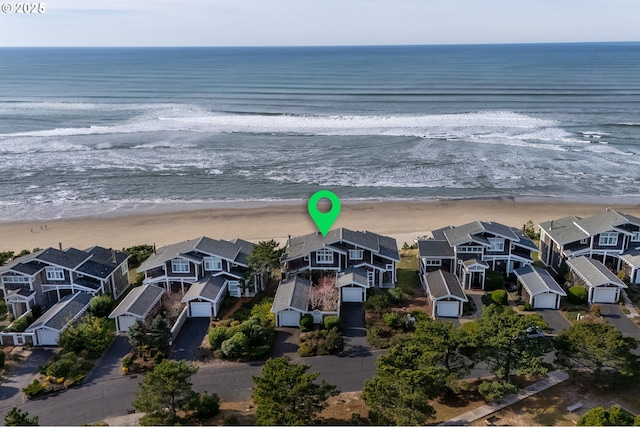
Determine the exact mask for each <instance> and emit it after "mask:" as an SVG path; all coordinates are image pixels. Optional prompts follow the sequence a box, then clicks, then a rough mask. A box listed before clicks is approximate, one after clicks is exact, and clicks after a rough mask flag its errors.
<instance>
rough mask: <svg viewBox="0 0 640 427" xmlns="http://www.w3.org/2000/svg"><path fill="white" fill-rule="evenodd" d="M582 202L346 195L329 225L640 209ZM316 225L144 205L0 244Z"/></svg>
mask: <svg viewBox="0 0 640 427" xmlns="http://www.w3.org/2000/svg"><path fill="white" fill-rule="evenodd" d="M610 201H611V200H608V201H602V202H601V203H579V202H577V201H566V200H564V201H559V200H549V199H545V200H544V201H530V200H529V201H525V200H523V198H500V199H473V200H470V199H464V200H439V201H380V202H377V203H376V202H373V203H372V202H371V201H362V202H357V203H354V202H353V201H345V202H344V203H343V206H342V211H341V213H340V216H339V217H338V219H337V220H336V222H335V223H334V225H333V227H332V228H339V227H345V228H349V229H353V230H369V231H372V232H376V233H379V234H385V235H389V236H392V237H394V238H396V240H397V242H398V246H400V247H402V245H403V243H404V242H408V243H411V242H412V241H413V240H414V239H416V238H417V237H418V236H423V235H425V234H426V233H427V232H428V231H431V230H434V229H437V228H441V227H445V226H448V225H453V226H459V225H462V224H465V223H468V222H471V221H476V220H482V221H495V222H499V223H502V224H505V225H509V226H513V227H518V228H520V227H522V226H523V225H524V224H525V223H526V222H527V221H529V220H532V221H533V222H534V224H537V223H539V222H542V221H547V220H551V219H558V218H562V217H565V216H568V215H576V216H580V217H584V216H589V215H593V214H596V213H600V212H603V211H604V210H605V208H606V207H610V208H611V209H615V210H619V211H620V212H624V213H629V214H631V215H635V216H640V205H638V204H629V203H616V204H613V203H607V202H610ZM315 231H317V228H316V226H315V224H314V223H313V222H312V220H311V218H310V217H309V215H308V213H307V207H306V201H300V202H299V203H289V204H270V205H267V206H261V207H244V208H239V207H225V208H207V209H191V210H188V209H187V210H180V211H171V212H162V211H160V212H153V213H151V212H144V213H139V212H135V213H130V214H128V215H117V216H111V215H105V216H93V217H81V218H67V219H52V220H25V221H15V222H0V236H1V237H0V251H8V250H12V251H14V252H18V251H20V250H22V249H29V250H31V249H33V248H36V247H38V248H47V247H58V245H59V244H61V245H62V246H63V247H64V248H67V247H71V246H73V247H77V248H79V249H85V248H89V247H92V246H95V245H99V246H104V247H108V248H109V247H112V248H116V249H120V248H123V247H129V246H133V245H138V244H156V245H157V246H158V247H160V246H164V245H167V244H172V243H177V242H179V241H182V240H187V239H193V238H196V237H199V236H203V235H205V236H209V237H211V238H214V239H226V240H229V239H234V238H241V239H245V240H249V241H254V242H256V241H260V240H270V239H274V240H276V241H278V242H280V243H281V244H283V243H284V242H285V241H286V239H287V236H289V235H291V236H298V235H304V234H308V233H312V232H315Z"/></svg>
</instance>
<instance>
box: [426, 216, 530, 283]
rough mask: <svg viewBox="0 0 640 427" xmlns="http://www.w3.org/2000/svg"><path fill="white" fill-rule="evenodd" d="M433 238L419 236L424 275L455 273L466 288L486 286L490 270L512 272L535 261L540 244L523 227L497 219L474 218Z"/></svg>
mask: <svg viewBox="0 0 640 427" xmlns="http://www.w3.org/2000/svg"><path fill="white" fill-rule="evenodd" d="M431 235H432V237H433V238H432V239H429V240H419V241H418V252H419V257H420V278H421V280H422V282H423V286H425V288H426V283H425V277H426V274H427V273H429V272H432V271H437V270H443V271H446V272H449V273H452V274H454V275H455V276H456V277H457V278H458V279H459V280H460V282H461V285H462V287H463V288H464V289H484V282H485V276H486V272H487V271H488V270H495V271H500V272H502V273H503V274H505V275H507V276H509V275H510V274H512V273H513V271H514V270H515V269H517V268H520V267H522V266H524V265H528V264H531V263H533V253H534V252H538V248H537V247H536V245H535V244H534V243H533V241H532V240H531V239H530V238H529V237H528V236H527V235H526V234H525V233H524V232H523V231H522V230H520V229H518V228H513V227H509V226H506V225H502V224H499V223H497V222H485V221H474V222H470V223H468V224H464V225H461V226H459V227H453V226H448V227H445V228H441V229H438V230H434V231H432V232H431Z"/></svg>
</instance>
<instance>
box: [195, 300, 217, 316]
mask: <svg viewBox="0 0 640 427" xmlns="http://www.w3.org/2000/svg"><path fill="white" fill-rule="evenodd" d="M189 310H190V316H189V317H211V315H212V311H211V303H210V302H196V301H191V302H190V303H189Z"/></svg>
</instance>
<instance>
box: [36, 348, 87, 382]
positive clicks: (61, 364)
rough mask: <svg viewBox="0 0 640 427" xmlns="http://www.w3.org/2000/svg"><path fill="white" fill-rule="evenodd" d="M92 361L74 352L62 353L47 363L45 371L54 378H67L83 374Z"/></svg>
mask: <svg viewBox="0 0 640 427" xmlns="http://www.w3.org/2000/svg"><path fill="white" fill-rule="evenodd" d="M92 366H93V363H91V362H90V361H88V360H86V359H85V358H83V357H80V356H76V355H75V354H74V353H63V354H62V355H61V356H59V358H58V359H57V360H54V361H53V362H51V363H49V365H48V366H47V367H46V370H45V373H46V374H47V375H50V376H53V377H56V378H68V377H77V376H79V375H84V374H85V373H86V372H88V371H89V370H90V369H91V367H92Z"/></svg>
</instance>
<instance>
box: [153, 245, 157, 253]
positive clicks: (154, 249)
mask: <svg viewBox="0 0 640 427" xmlns="http://www.w3.org/2000/svg"><path fill="white" fill-rule="evenodd" d="M153 254H154V255H157V254H158V252H156V244H155V243H154V244H153Z"/></svg>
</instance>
